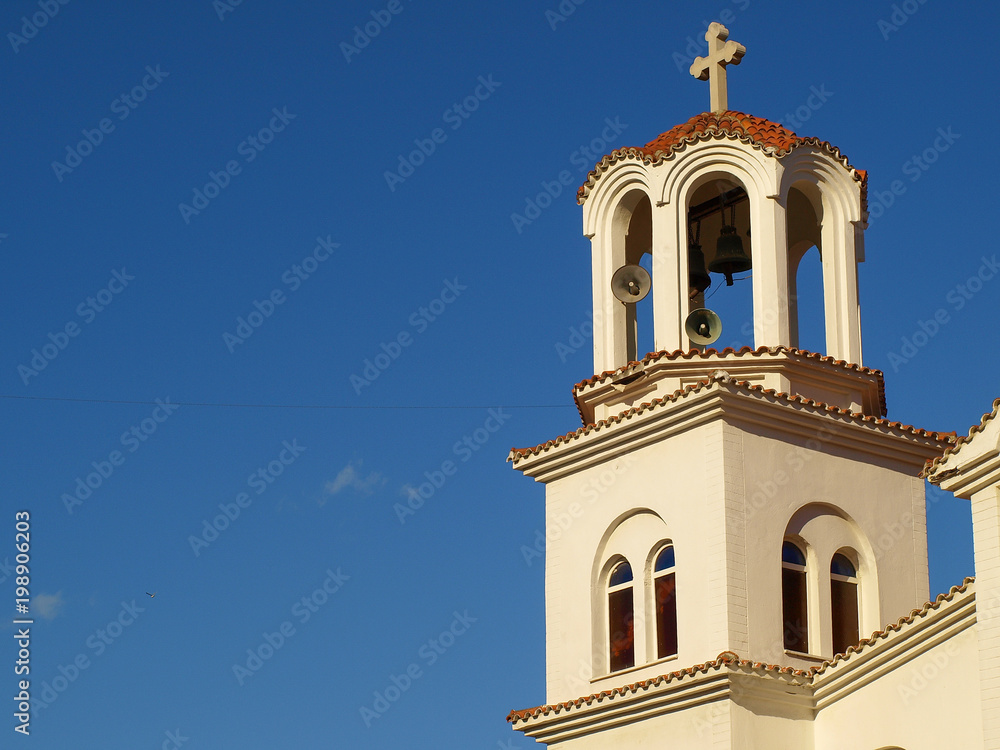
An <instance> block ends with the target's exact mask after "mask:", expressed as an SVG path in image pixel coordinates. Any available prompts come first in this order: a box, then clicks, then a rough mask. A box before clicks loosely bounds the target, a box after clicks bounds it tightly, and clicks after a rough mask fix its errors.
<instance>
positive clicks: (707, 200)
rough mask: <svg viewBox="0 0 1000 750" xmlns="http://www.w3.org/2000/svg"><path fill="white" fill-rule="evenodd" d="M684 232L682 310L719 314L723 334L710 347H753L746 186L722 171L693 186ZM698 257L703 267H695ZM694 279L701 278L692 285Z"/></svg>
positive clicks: (748, 210)
mask: <svg viewBox="0 0 1000 750" xmlns="http://www.w3.org/2000/svg"><path fill="white" fill-rule="evenodd" d="M687 231H688V255H687V259H688V310H687V312H690V311H691V310H696V309H698V308H702V307H707V308H710V309H711V310H713V311H714V312H715V313H717V314H718V315H719V317H720V318H721V319H722V321H723V332H722V339H720V340H719V341H718V342H717V343H716V344H713V346H715V347H716V348H722V347H724V346H732V347H733V348H739V347H741V346H753V343H754V325H753V285H752V283H751V281H750V278H751V274H752V272H751V270H750V263H751V260H752V258H751V250H750V247H751V243H750V231H751V227H750V199H749V196H748V195H747V191H746V188H745V187H744V186H743V185H742V184H740V183H739V182H738V181H737V180H736V179H735V178H732V177H728V176H723V175H720V176H717V177H716V178H715V179H712V180H710V181H708V182H706V183H704V184H703V185H701V186H699V187H698V188H697V189H695V190H694V192H693V193H691V196H690V199H689V201H688V209H687ZM699 251H700V253H699ZM700 256H703V258H704V267H703V268H699V267H698V264H699V263H700V260H701V257H700ZM703 271H704V272H706V273H705V275H704V276H703V275H702V272H703ZM699 278H703V279H704V281H703V282H702V283H698V280H699ZM706 283H708V284H709V285H708V286H707V287H706V286H705V284H706Z"/></svg>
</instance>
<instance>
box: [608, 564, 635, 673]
mask: <svg viewBox="0 0 1000 750" xmlns="http://www.w3.org/2000/svg"><path fill="white" fill-rule="evenodd" d="M632 607H633V604H632V567H631V566H630V565H629V564H628V563H627V562H624V561H623V562H620V563H618V564H617V565H616V566H615V567H614V569H613V570H612V571H611V577H610V578H609V579H608V642H609V649H610V652H611V653H610V660H609V664H610V667H611V670H610V671H612V672H617V671H619V670H621V669H628V668H629V667H634V666H635V630H634V621H635V615H634V611H633V609H632Z"/></svg>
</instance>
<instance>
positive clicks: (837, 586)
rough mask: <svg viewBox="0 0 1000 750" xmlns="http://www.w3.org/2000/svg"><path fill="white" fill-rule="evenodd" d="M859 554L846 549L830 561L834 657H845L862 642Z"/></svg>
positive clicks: (842, 549) (836, 553)
mask: <svg viewBox="0 0 1000 750" xmlns="http://www.w3.org/2000/svg"><path fill="white" fill-rule="evenodd" d="M857 559H858V555H857V552H855V551H854V550H852V549H849V548H847V547H844V548H841V549H840V550H838V551H837V552H835V553H834V555H833V558H831V560H830V619H831V631H832V634H833V653H835V654H843V653H846V651H847V649H848V647H850V646H856V645H857V644H858V641H859V640H860V630H859V628H860V622H859V620H858V566H857V562H856V560H857Z"/></svg>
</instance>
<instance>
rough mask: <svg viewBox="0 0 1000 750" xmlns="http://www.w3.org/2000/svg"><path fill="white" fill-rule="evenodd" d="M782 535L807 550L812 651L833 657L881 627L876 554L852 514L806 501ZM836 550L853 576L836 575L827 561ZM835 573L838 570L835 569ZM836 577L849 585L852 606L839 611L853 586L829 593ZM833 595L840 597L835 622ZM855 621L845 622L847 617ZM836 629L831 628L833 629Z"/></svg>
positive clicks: (836, 579)
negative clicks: (863, 635) (851, 622)
mask: <svg viewBox="0 0 1000 750" xmlns="http://www.w3.org/2000/svg"><path fill="white" fill-rule="evenodd" d="M784 538H785V539H790V540H794V541H796V542H798V543H799V544H800V545H802V546H803V548H804V551H805V554H806V570H805V573H806V589H807V600H808V621H809V622H808V625H809V645H810V651H809V653H811V654H817V655H822V656H824V657H832V656H833V654H834V653H842V652H843V651H844V650H846V648H847V647H848V646H852V645H856V644H857V643H858V641H859V638H858V637H857V634H860V633H862V632H871V631H873V630H876V629H878V628H879V627H881V624H880V622H879V594H878V573H877V569H876V563H875V553H874V549H873V548H872V546H871V544H870V543H869V541H868V539H867V537H866V536H865V534H864V533H863V532H862V531H861V528H860V526H859V525H858V524H857V522H855V521H854V519H853V518H852V517H851V516H850V515H849V514H848V513H846V512H844V511H843V510H842V509H841V508H839V507H838V506H836V505H834V504H833V503H829V502H811V503H806V504H805V505H803V506H801V507H800V508H798V510H796V511H795V512H794V513H792V515H791V517H790V518H789V520H788V523H787V525H786V527H785V537H784ZM836 555H841V556H842V557H843V558H844V559H845V560H846V561H847V562H849V563H850V565H851V566H852V567H853V568H854V571H855V576H854V577H853V581H852V580H846V578H849V577H844V578H835V577H834V574H833V572H832V567H831V566H832V565H833V562H834V559H835V556H836ZM838 575H839V574H838ZM835 581H839V582H844V583H847V584H848V585H850V584H854V585H856V588H855V589H853V591H854V592H855V593H856V601H857V610H856V612H855V611H854V610H851V609H847V610H844V609H843V608H844V607H846V606H847V603H848V602H849V597H850V593H851V591H852V589H850V588H849V587H848V588H844V589H841V590H840V591H839V592H838V593H837V594H834V589H835V588H840V587H835V586H833V583H834V582H835ZM834 597H840V598H839V599H838V600H837V602H838V612H839V614H841V615H842V618H841V621H840V622H837V621H836V619H835V613H834V601H835V599H834ZM852 618H853V619H854V620H856V621H857V622H856V625H854V626H853V627H850V626H849V625H850V620H851V619H852ZM835 631H836V632H835Z"/></svg>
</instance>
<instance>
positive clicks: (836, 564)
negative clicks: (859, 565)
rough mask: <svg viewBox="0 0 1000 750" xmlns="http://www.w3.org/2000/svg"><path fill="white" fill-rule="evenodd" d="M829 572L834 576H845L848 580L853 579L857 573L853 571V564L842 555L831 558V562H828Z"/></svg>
mask: <svg viewBox="0 0 1000 750" xmlns="http://www.w3.org/2000/svg"><path fill="white" fill-rule="evenodd" d="M830 572H831V573H833V574H834V575H838V576H847V577H848V578H854V576H856V575H857V571H856V570H854V563H852V562H851V561H850V560H848V559H847V558H846V557H845V556H844V555H834V556H833V560H831V561H830Z"/></svg>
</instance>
